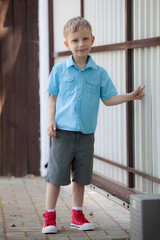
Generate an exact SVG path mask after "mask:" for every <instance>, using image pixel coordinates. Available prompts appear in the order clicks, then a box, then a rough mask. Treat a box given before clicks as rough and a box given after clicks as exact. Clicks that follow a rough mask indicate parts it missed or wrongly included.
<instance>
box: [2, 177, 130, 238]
mask: <svg viewBox="0 0 160 240" xmlns="http://www.w3.org/2000/svg"><path fill="white" fill-rule="evenodd" d="M45 191H46V183H45V179H44V178H41V177H25V178H3V177H0V240H2V239H5V240H19V239H21V240H27V239H30V240H41V239H47V240H51V239H54V240H102V239H103V240H104V239H105V240H113V239H114V240H115V239H116V240H122V239H123V240H129V227H130V213H129V211H128V210H127V209H125V208H123V207H121V206H119V205H118V204H116V203H114V202H113V201H111V200H109V199H108V198H106V197H104V196H103V195H101V194H100V193H97V192H95V191H94V190H93V189H91V188H90V187H86V191H85V199H84V208H83V210H84V213H85V216H86V217H87V218H88V220H89V221H90V222H92V223H93V224H94V226H95V230H94V231H86V232H83V231H78V230H75V229H70V221H71V185H70V186H67V187H62V188H61V192H60V198H59V201H58V204H57V227H58V233H57V234H48V235H44V234H42V233H41V229H42V225H43V217H42V214H43V213H44V211H45Z"/></svg>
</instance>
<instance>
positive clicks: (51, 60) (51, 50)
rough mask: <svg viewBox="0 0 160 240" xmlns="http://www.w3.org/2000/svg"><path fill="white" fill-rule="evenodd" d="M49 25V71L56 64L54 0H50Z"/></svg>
mask: <svg viewBox="0 0 160 240" xmlns="http://www.w3.org/2000/svg"><path fill="white" fill-rule="evenodd" d="M48 23H49V24H48V25H49V71H51V70H52V67H53V65H54V58H53V56H54V42H53V41H54V30H53V0H48Z"/></svg>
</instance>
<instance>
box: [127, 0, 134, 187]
mask: <svg viewBox="0 0 160 240" xmlns="http://www.w3.org/2000/svg"><path fill="white" fill-rule="evenodd" d="M131 13H132V1H131V0H126V1H125V33H126V34H125V40H126V42H127V41H131V40H132V14H131ZM132 51H133V50H132V49H127V48H126V50H125V56H126V92H131V91H132V67H133V66H132ZM126 108H127V109H126V110H127V114H126V116H127V167H133V103H132V102H128V103H127V104H126ZM128 187H130V188H133V187H134V175H133V173H131V172H128Z"/></svg>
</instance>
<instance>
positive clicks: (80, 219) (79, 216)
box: [73, 211, 88, 223]
mask: <svg viewBox="0 0 160 240" xmlns="http://www.w3.org/2000/svg"><path fill="white" fill-rule="evenodd" d="M73 216H74V218H75V220H76V221H78V222H80V223H88V220H87V219H86V218H85V216H84V214H83V212H82V211H79V212H78V213H74V214H73Z"/></svg>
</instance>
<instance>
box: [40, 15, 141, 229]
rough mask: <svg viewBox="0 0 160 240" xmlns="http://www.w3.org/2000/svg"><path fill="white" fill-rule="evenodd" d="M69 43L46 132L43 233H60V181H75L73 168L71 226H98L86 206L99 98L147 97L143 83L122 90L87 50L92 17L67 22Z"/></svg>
mask: <svg viewBox="0 0 160 240" xmlns="http://www.w3.org/2000/svg"><path fill="white" fill-rule="evenodd" d="M63 34H64V37H65V42H64V44H65V45H66V47H67V48H68V49H70V50H71V52H72V54H73V55H72V56H70V57H69V58H68V60H67V61H64V62H61V63H58V64H56V65H55V66H54V67H53V69H52V72H51V74H50V77H49V81H48V84H47V88H46V90H47V92H48V93H49V94H50V97H49V110H48V127H47V133H48V135H49V136H50V137H52V146H51V155H50V160H49V164H48V171H47V178H46V181H47V191H46V212H45V214H43V216H44V218H45V224H44V226H43V229H42V232H43V233H56V232H57V228H56V211H55V208H56V203H57V199H58V195H59V191H60V186H62V185H63V186H64V185H68V184H70V168H71V170H72V220H71V227H72V228H76V229H79V230H93V229H94V226H93V225H92V224H91V223H90V222H89V221H88V220H87V219H86V218H85V216H84V214H83V212H82V206H83V197H84V186H85V185H88V184H90V183H91V178H92V165H93V148H94V132H95V128H96V123H97V114H98V107H99V99H100V98H101V100H102V101H103V102H104V104H105V105H107V106H112V105H116V104H121V103H124V102H128V101H131V100H135V99H139V100H140V99H142V97H143V96H144V93H143V89H144V86H143V87H142V88H141V87H139V88H138V89H137V90H135V91H133V92H132V93H128V94H124V95H117V91H116V89H115V87H114V85H113V83H112V81H111V79H110V78H109V76H108V74H107V72H106V71H105V70H104V69H103V68H101V67H99V66H97V65H96V63H95V62H94V61H93V59H92V58H91V57H90V56H89V55H88V54H89V52H90V50H91V46H92V45H93V43H94V36H93V35H92V28H91V25H90V23H89V22H88V21H87V20H85V19H83V18H81V17H76V18H72V19H70V20H69V21H68V22H67V23H66V25H65V26H64V31H63Z"/></svg>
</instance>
